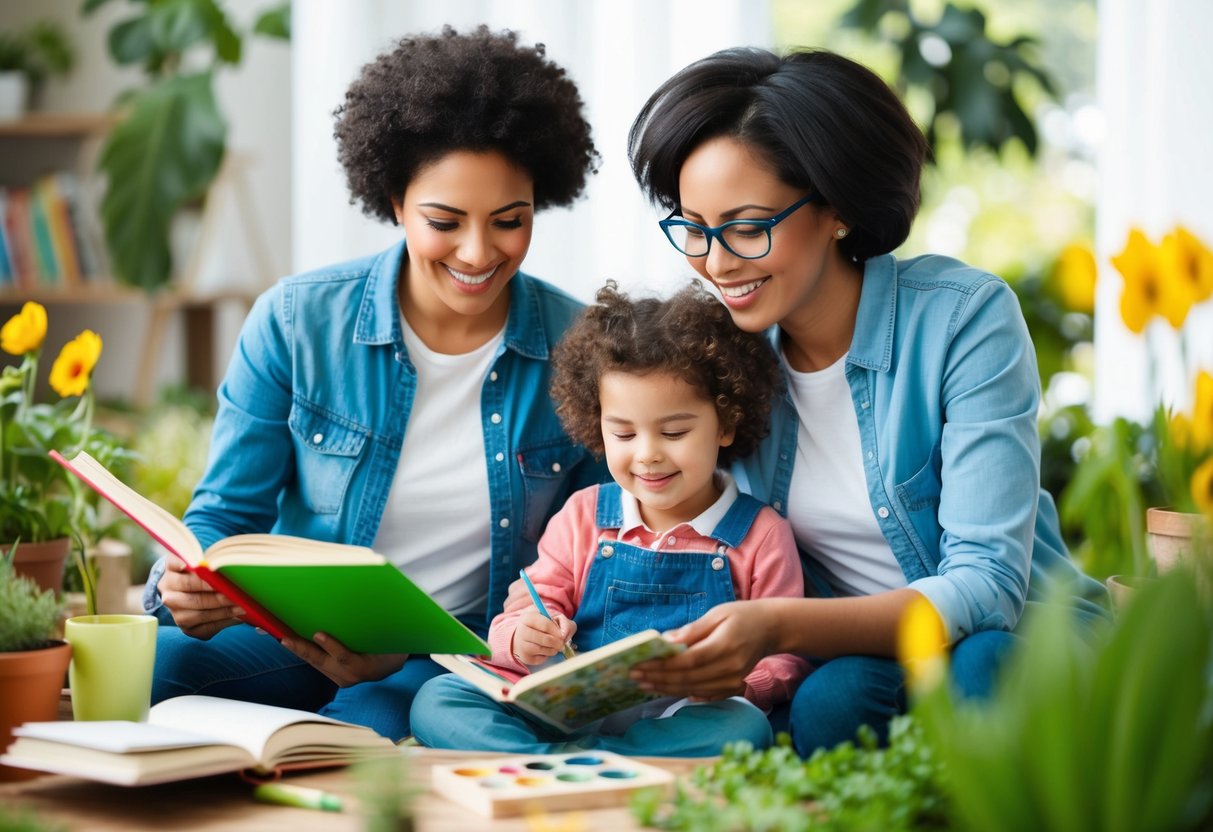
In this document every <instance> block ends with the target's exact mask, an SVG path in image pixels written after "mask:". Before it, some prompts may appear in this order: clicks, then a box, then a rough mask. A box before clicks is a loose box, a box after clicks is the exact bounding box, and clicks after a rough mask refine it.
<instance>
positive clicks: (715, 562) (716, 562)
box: [712, 558, 724, 572]
mask: <svg viewBox="0 0 1213 832" xmlns="http://www.w3.org/2000/svg"><path fill="white" fill-rule="evenodd" d="M712 569H714V570H716V571H717V572H719V571H720V570H721V569H724V558H712Z"/></svg>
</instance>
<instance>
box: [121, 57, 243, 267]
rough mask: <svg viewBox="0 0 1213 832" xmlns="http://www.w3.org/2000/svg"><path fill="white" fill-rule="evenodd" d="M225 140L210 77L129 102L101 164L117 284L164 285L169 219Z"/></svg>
mask: <svg viewBox="0 0 1213 832" xmlns="http://www.w3.org/2000/svg"><path fill="white" fill-rule="evenodd" d="M226 138H227V125H226V124H225V123H224V121H223V117H222V116H221V115H220V113H219V109H218V106H217V105H216V103H215V95H214V90H213V85H212V75H211V73H210V72H204V73H200V74H196V75H182V76H175V77H171V78H168V79H166V80H164V81H161V82H160V83H158V84H155V85H153V86H152V87H150V88H149V89H147V90H144V91H142V92H140V93H139V94H138V95H137V96H135V98H134V99H133V109H132V110H131V112H130V114H129V115H128V116H127V117H126V118H124V119H123V120H122V122H121V123H120V124H119V125H118V126H117V127H115V128H114V129H113V130H112V131H111V132H110V133H109V136H108V137H107V139H106V142H105V146H104V148H103V149H102V152H101V161H100V166H101V168H102V170H103V171H104V172H105V174H106V177H107V180H108V183H107V187H106V192H105V199H104V201H103V202H102V205H101V218H102V222H103V224H104V226H105V238H106V244H107V246H108V248H109V251H110V253H111V256H112V261H113V264H114V270H115V272H116V274H117V276H118V278H119V279H121V280H122V281H124V282H126V283H129V284H131V285H135V286H142V287H144V288H147V289H154V288H156V287H159V286H162V285H163V284H164V283H165V282H166V281H167V280H168V279H169V277H170V275H171V273H172V258H171V255H170V252H169V244H168V232H169V224H170V223H171V221H172V218H173V214H174V213H175V212H176V211H177V209H178V208H179V207H180V206H181V205H182V203H184V202H186V201H188V200H190V199H193V198H196V197H198V196H200V195H201V194H203V193H204V192H205V190H206V188H207V186H208V185H209V184H210V183H211V181H212V180H213V179H214V177H215V174H216V173H217V172H218V170H219V164H220V162H221V161H222V157H223V149H224V144H225V141H226Z"/></svg>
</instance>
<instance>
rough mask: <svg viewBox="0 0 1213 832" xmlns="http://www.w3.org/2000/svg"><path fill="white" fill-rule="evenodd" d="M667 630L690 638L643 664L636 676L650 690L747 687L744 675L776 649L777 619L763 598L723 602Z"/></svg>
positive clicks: (713, 694) (710, 691)
mask: <svg viewBox="0 0 1213 832" xmlns="http://www.w3.org/2000/svg"><path fill="white" fill-rule="evenodd" d="M667 635H668V637H669V638H670V639H671V640H672V641H677V642H682V643H683V644H686V645H687V649H686V651H685V652H683V653H680V654H678V655H677V656H673V657H671V658H668V659H655V660H653V661H651V662H644V663H643V664H639V665H637V666H636V667H635V668H634V669H633V670H632V674H631V675H632V678H633V679H636V680H637V681H639V682H640V683H641V686H642V687H645V688H647V689H649V690H655V691H659V692H661V693H666V694H671V695H674V696H689V697H691V698H693V699H725V698H727V697H729V696H739V695H741V694H743V693H745V687H746V685H745V678H746V676H747V675H749V673H750V671H751V670H753V669H754V665H756V664H757V663H758V662H759V660H760V659H762V658H764V657H765V656H768V655H770V654H772V653H775V652H777V651H776V649H775V622H774V621H773V617H772V616H771V615H770V611H769V609H768V608H767V606H766V605H764V604H763V603H762V602H760V601H732V602H729V603H727V604H720V605H719V606H716V607H713V608H712V609H710V610H708V612H707V614H706V615H704V616H703V617H702V618H700V619H699V620H697V621H693V622H691V623H690V624H687V625H686V626H685V627H680V628H679V629H677V630H673V631H671V632H670V633H668V634H667Z"/></svg>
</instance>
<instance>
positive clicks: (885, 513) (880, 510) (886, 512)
mask: <svg viewBox="0 0 1213 832" xmlns="http://www.w3.org/2000/svg"><path fill="white" fill-rule="evenodd" d="M876 513H877V514H879V515H880V519H881V520H883V519H885V518H886V517H888V516H889V510H888V509H887V508H885V507H884V506H881V507H880V508H878V509H876Z"/></svg>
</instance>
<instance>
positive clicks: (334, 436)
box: [144, 240, 606, 633]
mask: <svg viewBox="0 0 1213 832" xmlns="http://www.w3.org/2000/svg"><path fill="white" fill-rule="evenodd" d="M404 256H405V244H404V241H403V240H402V241H401V242H400V243H398V244H397V245H395V246H393V247H392V248H390V249H388V250H387V251H384V252H382V253H380V254H377V255H373V256H371V257H366V258H363V259H360V260H355V261H352V262H349V263H344V264H341V265H337V266H330V267H327V268H323V269H319V270H317V271H313V272H308V273H305V274H300V275H295V276H293V277H289V278H286V279H284V280H282V281H279V283H278V284H277V285H276V286H274V287H273V288H271V289H269V290H268V291H267V292H265V293H264V294H263V295H262V296H261V297H260V298H258V300H257V302H256V303H255V304H254V306H253V309H252V311H251V312H250V313H249V316H248V319H247V320H246V321H245V323H244V327H243V329H242V331H241V334H240V340H239V343H238V344H237V346H236V349H235V351H234V354H233V358H232V362H231V365H230V366H229V367H228V370H227V374H226V376H225V377H224V380H223V383H222V384H221V385H220V387H219V393H218V398H219V409H218V413H217V416H216V418H215V428H214V433H213V436H212V438H211V449H210V457H209V460H208V464H207V470H206V473H205V474H204V475H203V478H202V481H201V482H200V483H199V485H198V488H197V490H196V491H195V492H194V497H193V501H192V502H191V504H190V507H189V510H188V511H187V512H186V514H185V522H186V524H187V525H188V526H189V528H190V530H191V531H192V532H193V533H194V534H195V535H196V536H197V538H198V540H199V542H200V543H201V544H202V546H203V548H206V547H207V546H210V545H211V544H212V543H214V542H216V541H218V540H220V539H222V538H225V537H229V536H231V535H234V534H241V533H245V532H274V533H279V534H291V535H298V536H300V537H308V538H313V539H317V540H331V541H337V542H342V543H351V544H355V545H361V546H370V545H371V544H372V542H373V541H374V539H375V534H376V532H377V530H378V528H379V522H380V519H381V517H382V515H383V511H384V506H385V505H386V503H387V498H388V491H389V490H390V488H391V485H392V478H393V476H394V474H395V472H396V466H397V463H398V462H399V459H400V449H401V445H402V443H403V441H404V433H405V430H406V429H407V426H408V420H409V411H410V408H411V407H412V405H413V399H414V395H415V393H416V389H417V374H416V370H415V369H414V367H413V365H412V363H411V362H410V361H409V356H408V351H407V350H406V348H405V344H404V339H403V336H402V334H401V324H400V311H399V304H398V302H397V297H398V294H397V284H398V278H399V274H400V265H401V261H402V258H403V257H404ZM509 293H510V308H509V318H508V320H507V322H506V328H505V337H504V339H503V343H502V345H501V346H500V347H499V348H498V351H497V355H496V357H495V358H494V361H493V365H492V368H491V370H490V372H489V375H488V378H487V379H486V380H485V383H484V388H483V391H482V393H481V399H480V406H481V424H482V425H483V429H484V447H485V456H486V460H485V461H486V464H487V467H488V472H489V504H490V509H491V511H492V516H491V517H487V518H485V517H481V518H474V517H469V518H468V522H469V523H488V524H489V527H490V529H491V543H490V549H491V556H490V557H491V561H490V564H489V592H488V604H487V607H486V609H485V610H484V617H483V618H481V617H480V616H475V617H474V620H468V621H466V622H465V623H467V624H468V625H469V626H471V627H472V628H473V629H476V630H478V631H480V632H481V633H484V632H487V629H488V623H489V621H490V620H491V619H492V617H493V616H494V615H496V614H497V613H498V612H500V611H501V607H502V604H503V601H504V599H505V594H506V588H507V587H508V586H509V584H510V582H511V581H513V580H514V579H516V578H517V577H518V570H519V569H520V568H521V567H522V566H525V565H527V564H529V563H531V562H533V561H534V560H535V558H536V543H537V542H538V540H539V536H540V534H541V533H542V531H543V528H544V526H545V525H546V523H547V521H548V518H550V517H551V515H552V514H554V513H555V512H556V511H557V510H558V509H559V508H560V507H561V506H562V505H563V504H564V500H565V498H566V497H567V496H568V495H569V494H570V493H572V492H573V491H576V490H578V489H580V488H583V487H585V486H588V485H592V484H594V483H596V482H599V481H601V480H603V479H604V478H605V477H606V468H605V466H604V465H602V464H601V463H599V462H596V461H595V460H594V459H593V458H592V456H591V455H590V454H589V452H588V451H586V450H585V449H584V448H583V447H582V446H580V445H577V444H575V443H573V442H572V441H571V440H570V439H569V438H568V437H567V436H566V435H565V433H564V430H563V429H562V428H561V426H560V422H559V420H558V419H557V417H556V414H555V411H554V409H553V405H552V402H551V399H549V397H548V381H549V377H550V372H551V368H550V365H549V361H548V357H549V352H550V350H551V348H552V347H553V346H554V345H555V343H556V341H557V340H558V339H559V338H560V336H561V335H562V334H563V333H564V330H565V328H566V327H567V326H568V325H569V324H570V323H571V322H572V320H573V318H574V317H576V315H577V314H578V313H579V312H580V310H581V308H582V305H581V304H580V303H578V302H577V301H576V300H574V299H573V298H571V297H570V296H568V295H566V294H564V293H563V292H561V291H560V290H558V289H556V288H555V287H553V286H551V285H549V284H547V283H544V282H543V281H540V280H537V279H535V278H533V277H530V276H528V275H525V274H523V273H521V272H519V273H518V274H516V275H515V276H514V277H513V279H512V280H511V281H510V285H509ZM162 572H163V566H162V565H161V564H157V568H156V569H154V570H153V572H152V575H151V577H150V578H149V579H148V587H147V591H146V592H145V593H144V606H145V607H146V608H148V609H149V610H155V609H156V608H157V607H158V606H159V605H160V599H159V595H158V593H156V591H155V587H156V583H157V582H158V581H159V578H160V575H161V574H162ZM164 612H165V613H166V612H167V610H165V611H164ZM161 617H162V618H163V617H164V615H163V613H162V614H161Z"/></svg>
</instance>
